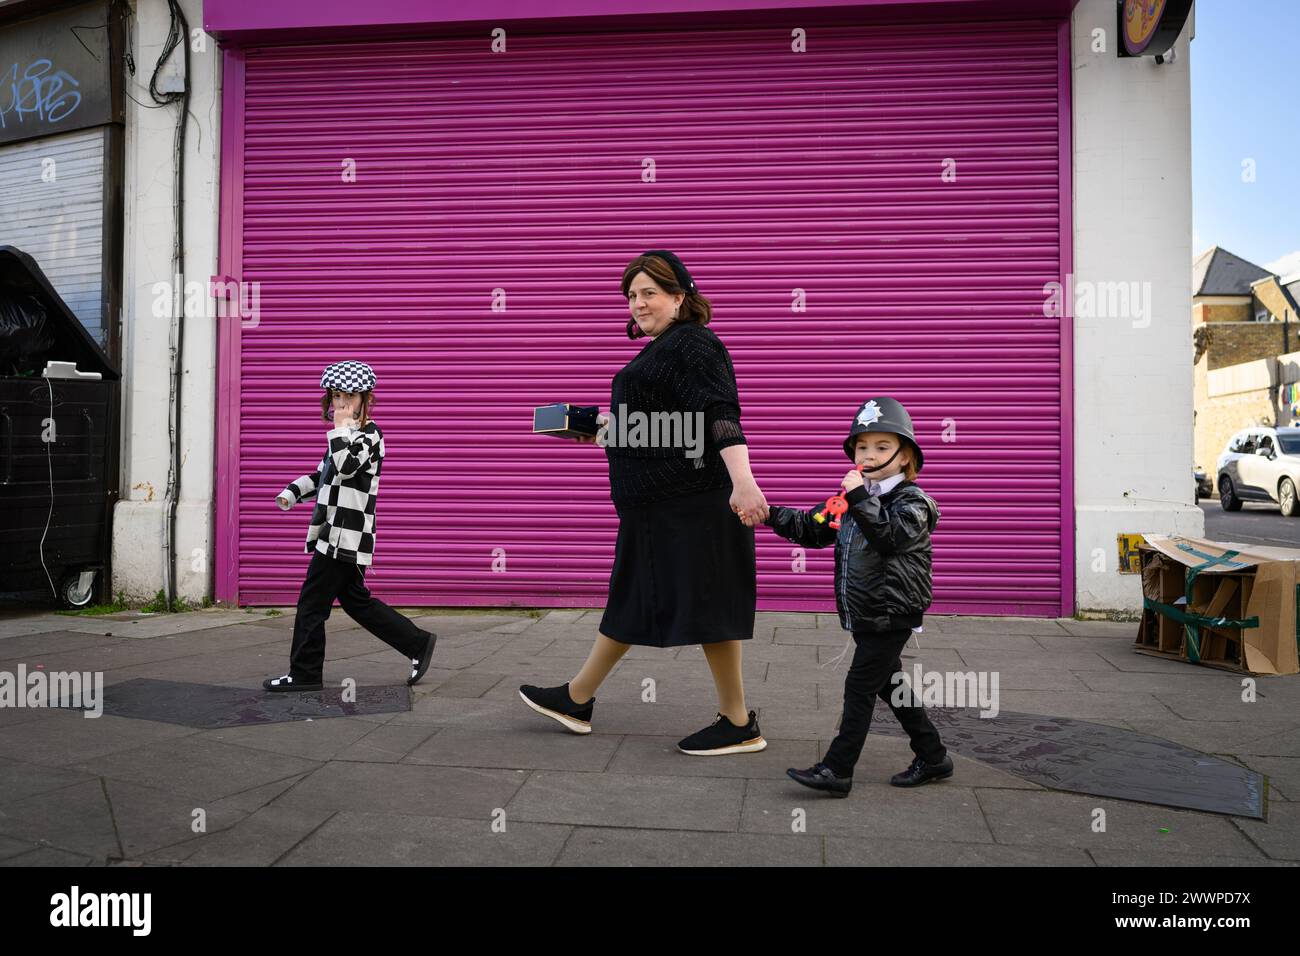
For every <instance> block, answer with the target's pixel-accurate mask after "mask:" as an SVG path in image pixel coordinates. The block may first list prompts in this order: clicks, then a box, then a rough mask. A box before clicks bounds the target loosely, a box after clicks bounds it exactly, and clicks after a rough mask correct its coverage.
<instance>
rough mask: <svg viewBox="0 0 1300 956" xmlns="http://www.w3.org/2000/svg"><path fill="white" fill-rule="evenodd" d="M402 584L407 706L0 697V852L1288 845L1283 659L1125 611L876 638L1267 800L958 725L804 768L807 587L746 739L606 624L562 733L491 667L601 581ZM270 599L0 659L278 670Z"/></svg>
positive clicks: (67, 621) (1004, 704)
mask: <svg viewBox="0 0 1300 956" xmlns="http://www.w3.org/2000/svg"><path fill="white" fill-rule="evenodd" d="M405 613H408V614H410V615H412V616H414V617H416V619H417V621H418V623H419V624H420V625H421V626H422V627H426V628H429V629H431V630H434V631H436V632H437V633H438V634H439V635H440V636H439V642H438V649H437V652H436V656H435V658H434V661H433V666H432V667H431V669H430V670H429V672H428V675H427V676H426V678H425V680H424V682H423V683H422V684H420V685H419V686H417V687H415V688H413V689H412V691H413V694H412V702H411V708H410V710H409V711H406V712H401V713H378V714H367V715H365V716H354V717H334V718H328V719H314V720H294V721H288V722H279V723H269V724H252V725H243V726H234V727H222V728H217V729H198V728H195V727H190V726H185V725H182V724H177V723H168V722H161V721H159V722H155V721H151V720H139V719H131V718H125V717H115V716H111V715H108V714H106V715H104V716H102V717H99V718H97V719H87V718H85V717H83V716H82V715H81V714H80V713H79V712H76V711H71V710H58V709H49V708H17V707H0V865H4V866H40V865H106V864H107V865H143V864H151V865H186V866H216V865H254V866H294V865H323V864H345V865H373V864H384V865H387V864H419V865H445V864H459V865H535V866H549V865H642V866H644V865H690V864H697V865H698V864H705V865H709V864H735V865H753V864H758V865H800V866H840V865H891V866H893V865H1043V866H1062V865H1065V866H1126V865H1143V866H1151V865H1155V866H1183V865H1225V864H1228V865H1241V866H1278V865H1280V866H1294V865H1297V864H1300V677H1288V678H1260V679H1259V682H1258V686H1259V696H1258V699H1257V700H1256V701H1255V702H1253V703H1245V702H1243V701H1242V700H1241V677H1240V676H1239V675H1234V674H1229V673H1225V672H1221V671H1215V670H1211V669H1207V668H1200V667H1196V666H1192V665H1187V664H1180V663H1175V662H1170V661H1165V660H1159V659H1153V658H1150V657H1145V656H1142V655H1138V654H1135V653H1134V652H1133V651H1132V640H1133V635H1134V632H1135V628H1136V625H1135V624H1116V623H1110V622H1079V621H1074V620H1068V619H1067V620H1059V621H1054V620H1028V619H980V618H951V617H930V618H927V619H926V623H925V631H924V632H923V633H922V634H921V635H919V648H918V647H911V646H909V648H908V651H907V652H906V653H907V656H906V657H905V658H904V661H903V664H904V668H905V670H908V671H909V673H910V669H911V666H912V665H913V664H914V663H917V662H919V663H921V664H922V666H923V667H924V668H926V669H937V670H954V669H960V670H970V669H991V670H996V671H997V672H998V673H999V677H1000V696H1001V700H1000V707H1001V708H1002V710H1005V711H1018V712H1025V713H1031V714H1041V715H1048V716H1059V717H1075V718H1081V719H1087V720H1090V721H1093V722H1097V723H1103V724H1108V725H1112V726H1116V727H1122V728H1128V729H1131V730H1135V731H1140V732H1143V733H1147V734H1151V735H1154V736H1158V737H1163V738H1166V739H1168V740H1172V741H1175V742H1178V743H1181V744H1184V745H1186V746H1189V747H1193V748H1196V749H1199V750H1202V751H1205V752H1207V753H1212V754H1217V755H1221V756H1223V757H1225V758H1226V759H1230V760H1232V761H1234V762H1237V763H1239V764H1241V765H1243V766H1245V767H1249V768H1251V769H1253V770H1256V771H1258V772H1260V773H1262V774H1266V775H1267V776H1268V778H1269V780H1268V791H1267V801H1268V802H1267V819H1266V820H1253V819H1248V818H1243V817H1229V816H1224V815H1220V814H1213V813H1199V812H1193V811H1186V810H1176V809H1171V808H1167V807H1161V806H1154V805H1150V804H1143V803H1136V802H1129V801H1124V800H1113V799H1102V798H1098V797H1094V796H1087V795H1082V794H1077V793H1065V792H1059V791H1053V790H1048V789H1045V788H1043V787H1041V786H1038V785H1036V784H1034V783H1030V782H1028V781H1026V780H1024V779H1021V778H1019V777H1016V776H1014V775H1012V774H1009V773H1006V772H1003V771H1001V770H998V769H995V768H993V767H990V766H988V765H986V764H983V763H981V762H979V761H976V760H972V759H970V758H968V757H964V756H961V755H959V754H956V753H954V754H953V759H954V762H955V763H956V773H955V775H954V777H953V778H952V779H951V780H949V781H945V782H943V783H938V784H931V785H929V786H926V787H922V788H919V789H916V790H900V789H898V788H894V787H891V786H889V785H888V778H889V777H890V775H891V774H893V773H896V772H897V771H899V770H902V769H903V768H904V767H905V766H906V765H907V764H908V762H909V760H910V758H911V752H910V750H909V749H908V747H907V743H906V741H905V740H903V739H901V738H899V737H891V736H884V735H875V734H873V735H872V736H871V737H869V738H868V742H867V746H866V749H865V750H864V752H863V757H862V761H861V762H860V763H859V765H858V768H857V773H856V776H855V785H854V790H853V793H852V794H851V796H850V797H849V798H848V799H845V800H833V799H828V798H825V797H824V796H822V795H820V794H816V793H813V792H811V791H807V790H804V789H803V788H801V787H799V786H798V785H796V784H794V783H793V782H792V781H790V780H788V779H787V778H786V777H785V768H786V767H788V766H807V765H810V764H811V763H813V762H814V761H815V760H817V759H818V757H819V756H820V755H821V753H822V752H823V751H824V749H825V747H826V745H827V743H828V742H829V740H830V738H831V737H832V736H833V735H834V730H835V726H836V723H837V721H838V718H839V712H840V698H841V691H842V686H843V679H844V671H845V667H846V666H847V661H841V662H839V663H837V664H833V663H831V661H832V659H833V658H834V657H835V656H836V655H837V654H839V653H840V651H841V650H842V649H843V648H844V643H845V639H846V637H847V635H846V634H845V633H844V632H843V631H842V630H841V629H840V628H839V625H838V622H837V621H836V619H835V617H834V615H827V614H786V613H763V612H760V614H759V615H758V623H757V626H756V630H755V639H754V640H753V641H752V642H749V644H747V646H746V648H745V652H744V670H745V678H746V692H747V695H748V699H749V705H750V706H751V707H752V708H755V709H757V710H758V712H759V720H760V723H761V726H762V729H763V733H764V736H765V737H766V738H767V740H768V742H769V746H768V748H767V750H766V751H764V752H762V753H760V754H751V755H739V756H733V757H715V758H703V757H689V756H686V755H684V754H681V753H678V752H677V751H676V749H675V743H676V741H677V740H678V739H680V738H681V737H683V736H685V735H686V734H688V733H691V732H693V731H695V730H698V729H699V728H700V727H702V726H704V725H706V724H708V723H709V722H710V721H711V720H712V718H713V715H714V710H715V700H714V695H713V685H712V682H711V680H710V678H709V673H708V667H707V665H706V663H705V661H704V657H703V654H702V652H701V651H700V649H699V648H698V647H691V648H682V649H676V650H673V649H669V650H656V649H647V648H633V649H632V651H631V652H630V653H629V654H628V655H627V657H626V658H624V660H623V661H622V662H620V664H619V665H618V667H617V668H616V669H615V671H614V672H613V673H612V674H611V676H610V678H609V680H608V681H607V682H606V683H605V685H604V686H603V687H602V688H601V689H600V692H599V694H598V697H597V702H596V708H595V715H594V721H593V723H594V727H595V732H594V733H592V734H591V735H589V736H585V737H578V736H575V735H572V734H568V733H565V732H564V731H563V730H562V729H561V728H560V727H559V725H558V724H555V723H553V722H551V721H548V720H546V719H545V718H543V717H541V716H539V715H536V714H534V713H533V712H532V711H530V710H528V709H527V708H526V707H525V706H524V705H523V703H522V702H521V701H520V700H519V699H518V695H517V687H518V685H519V684H520V683H539V684H558V683H562V682H564V681H566V680H568V679H569V678H570V677H571V676H572V675H573V673H574V672H575V671H576V670H577V669H578V667H579V666H580V665H581V663H582V661H583V659H584V658H585V657H586V654H587V651H588V650H589V648H590V646H591V641H592V639H593V638H594V636H595V632H596V626H597V624H598V622H599V619H600V611H598V610H597V611H583V610H558V611H541V612H523V611H506V610H499V611H498V610H492V611H482V612H466V611H463V610H455V611H447V612H439V613H430V612H429V611H427V610H421V609H409V610H407V611H406V612H405ZM292 623H293V609H292V608H288V609H285V611H284V613H282V614H280V615H268V614H267V613H266V612H265V611H264V609H248V610H229V609H210V610H205V611H193V612H189V613H183V614H173V615H166V614H156V615H143V614H140V613H134V612H127V613H123V614H116V615H108V616H102V617H82V616H70V615H61V614H54V613H33V612H6V613H5V614H4V615H3V616H0V672H5V671H7V672H11V673H12V672H15V671H16V670H17V668H18V666H19V665H20V664H23V665H25V666H26V668H27V669H28V671H32V670H35V669H37V667H38V665H39V667H40V669H42V670H44V671H46V672H47V673H48V672H51V671H71V670H78V671H100V672H102V673H103V675H104V681H105V683H106V684H107V685H112V684H115V683H120V682H123V681H127V680H132V679H135V678H141V677H147V678H153V679H157V680H171V681H182V682H190V683H204V684H222V685H230V686H233V687H245V688H259V687H260V682H261V680H262V679H263V678H264V677H267V676H271V675H274V674H279V673H282V672H283V670H284V668H285V664H286V661H287V655H288V644H289V635H290V630H291V627H292ZM329 635H330V637H329V646H328V659H327V664H326V674H325V678H326V682H327V684H338V683H340V682H342V681H343V680H344V679H345V678H353V679H354V680H356V682H357V683H358V684H359V685H361V686H374V685H392V684H400V683H401V682H402V681H403V680H404V677H405V674H406V669H405V668H406V665H405V663H404V661H403V660H402V659H400V658H399V657H398V656H397V655H396V654H395V653H394V652H393V651H391V650H390V649H388V648H387V647H386V646H385V645H383V644H382V643H380V642H379V641H378V640H377V639H375V638H374V637H372V636H370V635H369V634H367V633H366V632H364V631H363V630H361V629H360V628H359V627H357V626H356V625H355V624H354V623H353V622H352V621H351V620H350V619H349V618H347V616H346V615H344V614H343V613H342V612H341V611H336V612H335V613H334V615H333V616H332V617H331V619H330V624H329ZM647 679H651V680H652V681H653V684H652V685H648V684H647V683H646V682H647ZM648 686H653V691H654V698H655V700H654V702H653V703H651V702H647V701H645V700H643V696H645V695H646V688H647V687H648ZM882 710H883V708H881V707H878V708H877V716H878V718H879V715H880V713H881V711H882ZM1097 808H1102V809H1104V810H1105V811H1106V824H1107V825H1106V830H1105V832H1095V830H1094V828H1093V826H1092V823H1093V820H1094V819H1095V814H1094V811H1095V810H1096V809H1097Z"/></svg>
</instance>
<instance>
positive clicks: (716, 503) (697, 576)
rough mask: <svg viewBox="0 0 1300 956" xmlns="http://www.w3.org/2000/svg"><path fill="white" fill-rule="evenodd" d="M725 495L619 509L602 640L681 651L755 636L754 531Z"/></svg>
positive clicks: (722, 492) (707, 494) (726, 492)
mask: <svg viewBox="0 0 1300 956" xmlns="http://www.w3.org/2000/svg"><path fill="white" fill-rule="evenodd" d="M730 498H731V489H730V488H724V489H720V490H712V491H705V492H700V493H698V494H692V495H685V496H682V497H677V498H670V499H669V500H667V501H661V502H656V503H654V504H649V505H639V506H628V505H624V506H622V507H619V508H618V516H619V524H618V540H617V542H616V543H615V545H614V568H613V570H612V571H611V572H610V576H609V599H608V600H607V601H606V604H605V613H604V616H603V617H602V618H601V621H600V633H602V634H604V635H605V636H606V637H610V638H613V639H614V640H616V641H619V642H621V643H624V644H643V645H648V646H650V647H681V646H683V645H687V644H714V643H717V642H719V641H744V640H748V639H749V638H751V637H753V636H754V607H755V603H756V593H755V571H756V568H755V562H754V529H753V528H746V527H745V525H744V524H743V523H741V520H740V518H739V517H738V516H737V515H736V514H735V512H733V511H732V510H731V506H730V504H729V503H728V502H729V500H730Z"/></svg>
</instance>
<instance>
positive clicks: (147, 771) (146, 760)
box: [74, 721, 319, 806]
mask: <svg viewBox="0 0 1300 956" xmlns="http://www.w3.org/2000/svg"><path fill="white" fill-rule="evenodd" d="M136 723H140V724H144V723H145V722H144V721H136ZM317 766H319V764H318V763H317V762H316V761H314V760H306V759H303V758H301V757H291V756H286V755H284V754H278V753H268V752H266V751H263V750H256V749H253V748H251V747H235V746H231V745H230V744H224V743H219V742H218V741H215V740H210V739H201V738H200V739H194V738H193V737H186V738H180V739H172V740H164V741H160V742H157V743H151V744H147V745H145V746H141V747H136V748H133V749H131V750H122V751H118V752H116V753H111V754H105V755H103V756H99V757H94V758H91V759H88V760H83V761H82V762H81V763H79V764H77V765H76V766H75V768H74V769H78V770H85V771H88V772H90V773H94V774H98V775H99V776H103V777H108V778H110V779H113V780H120V781H125V782H128V783H136V784H140V785H141V786H147V787H154V788H155V789H159V790H168V791H170V792H173V793H178V794H183V795H185V796H186V797H189V798H191V799H193V800H195V801H198V803H196V806H206V803H204V801H213V800H219V799H221V798H222V797H228V796H230V795H231V794H234V793H239V792H240V791H243V790H247V789H248V788H249V787H253V786H258V785H261V784H266V783H270V782H272V781H275V780H282V779H284V778H285V777H287V776H290V775H292V774H295V773H305V772H307V771H309V770H312V769H315V768H316V767H317Z"/></svg>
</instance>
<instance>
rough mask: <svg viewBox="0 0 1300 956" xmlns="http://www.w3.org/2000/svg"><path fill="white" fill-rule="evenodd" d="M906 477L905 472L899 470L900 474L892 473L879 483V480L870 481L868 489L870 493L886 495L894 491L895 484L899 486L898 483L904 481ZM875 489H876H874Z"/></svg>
mask: <svg viewBox="0 0 1300 956" xmlns="http://www.w3.org/2000/svg"><path fill="white" fill-rule="evenodd" d="M906 477H907V476H906V475H905V474H904V473H903V472H901V471H900V472H899V473H898V474H896V475H890V476H889V477H888V478H886V479H885V480H884V481H881V482H878V483H877V482H870V483H868V485H867V491H868V493H870V494H875V495H886V494H889V492H891V491H893V490H894V488H895V486H897V485H898V483H899V482H901V481H902V480H903V479H904V478H906ZM873 489H874V490H873Z"/></svg>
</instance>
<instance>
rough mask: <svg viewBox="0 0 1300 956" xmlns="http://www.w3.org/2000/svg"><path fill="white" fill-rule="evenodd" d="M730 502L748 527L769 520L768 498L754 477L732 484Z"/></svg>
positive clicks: (732, 508) (733, 509)
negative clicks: (764, 495)
mask: <svg viewBox="0 0 1300 956" xmlns="http://www.w3.org/2000/svg"><path fill="white" fill-rule="evenodd" d="M730 504H731V510H732V511H734V512H735V513H736V514H737V515H738V516H739V518H740V520H741V522H742V523H743V524H744V525H745V527H746V528H752V527H754V525H756V524H760V523H762V522H764V521H766V520H767V512H768V509H767V499H766V498H764V497H763V492H762V491H760V490H759V487H758V483H757V482H756V481H754V480H753V479H752V478H751V479H750V480H749V481H743V482H741V483H740V484H739V485H733V486H732V489H731V502H730Z"/></svg>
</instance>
